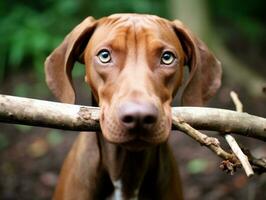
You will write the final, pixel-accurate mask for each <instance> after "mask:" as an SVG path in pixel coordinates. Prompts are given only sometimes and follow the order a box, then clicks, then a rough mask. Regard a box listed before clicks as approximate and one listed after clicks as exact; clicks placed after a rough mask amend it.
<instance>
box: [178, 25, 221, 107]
mask: <svg viewBox="0 0 266 200" xmlns="http://www.w3.org/2000/svg"><path fill="white" fill-rule="evenodd" d="M173 24H174V30H175V32H176V34H177V36H178V38H179V40H180V42H181V44H182V47H183V49H184V51H185V53H186V65H188V67H189V71H190V75H189V78H188V81H187V83H186V85H185V88H184V91H183V94H182V105H186V106H201V105H203V104H204V103H206V102H207V101H208V99H210V98H211V97H212V96H213V95H214V94H215V93H216V91H217V90H218V88H219V87H220V85H221V76H222V70H221V63H220V61H218V60H217V59H216V58H215V57H214V55H213V54H212V53H211V52H210V51H209V49H208V48H207V46H206V45H205V44H204V43H203V42H202V41H200V40H199V39H198V38H196V37H195V36H194V35H193V34H192V33H191V32H190V31H189V30H188V29H187V28H186V27H185V26H184V25H183V24H182V22H180V21H179V20H175V21H173Z"/></svg>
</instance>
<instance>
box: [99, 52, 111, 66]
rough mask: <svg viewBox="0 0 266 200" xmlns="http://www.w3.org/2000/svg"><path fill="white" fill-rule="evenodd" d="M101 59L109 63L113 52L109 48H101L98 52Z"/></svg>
mask: <svg viewBox="0 0 266 200" xmlns="http://www.w3.org/2000/svg"><path fill="white" fill-rule="evenodd" d="M97 56H98V58H99V60H100V61H101V62H102V63H108V62H110V61H111V54H110V52H109V51H108V50H106V49H104V50H101V51H100V52H99V53H98V54H97Z"/></svg>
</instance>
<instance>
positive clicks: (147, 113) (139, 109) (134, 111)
mask: <svg viewBox="0 0 266 200" xmlns="http://www.w3.org/2000/svg"><path fill="white" fill-rule="evenodd" d="M118 115H119V120H120V122H121V124H122V125H123V126H124V127H125V128H127V129H129V130H130V129H135V128H140V129H148V128H151V127H152V125H154V124H155V123H156V121H157V119H158V109H157V108H156V107H155V106H154V105H153V104H151V103H135V102H125V103H123V104H121V105H120V107H119V109H118Z"/></svg>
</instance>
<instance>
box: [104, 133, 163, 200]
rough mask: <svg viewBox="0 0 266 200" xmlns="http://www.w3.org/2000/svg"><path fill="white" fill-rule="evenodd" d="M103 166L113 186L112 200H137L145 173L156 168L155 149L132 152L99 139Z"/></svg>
mask: <svg viewBox="0 0 266 200" xmlns="http://www.w3.org/2000/svg"><path fill="white" fill-rule="evenodd" d="M100 143H101V144H100V145H101V151H102V152H101V154H102V161H103V164H104V166H105V168H106V170H107V172H108V174H109V176H110V179H111V181H112V183H113V186H114V193H113V197H115V198H114V199H131V200H133V199H137V196H138V194H139V190H140V187H141V184H142V182H143V180H144V177H145V175H147V172H148V171H150V170H152V168H153V166H156V164H155V163H152V162H156V152H157V151H158V146H157V147H150V148H148V149H146V150H142V151H137V152H132V151H128V150H127V149H125V148H123V147H121V146H119V145H116V144H112V143H109V142H107V141H106V140H105V139H104V138H103V136H102V137H100Z"/></svg>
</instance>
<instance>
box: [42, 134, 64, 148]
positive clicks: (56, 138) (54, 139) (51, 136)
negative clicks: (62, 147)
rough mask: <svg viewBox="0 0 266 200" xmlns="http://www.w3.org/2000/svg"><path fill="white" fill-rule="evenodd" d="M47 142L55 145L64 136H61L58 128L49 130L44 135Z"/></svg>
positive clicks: (60, 141)
mask: <svg viewBox="0 0 266 200" xmlns="http://www.w3.org/2000/svg"><path fill="white" fill-rule="evenodd" d="M46 139H47V142H48V143H49V144H50V145H52V146H56V145H59V144H60V143H62V141H63V139H64V137H63V136H62V133H61V132H60V131H58V130H51V131H50V133H49V134H48V135H47V137H46Z"/></svg>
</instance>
